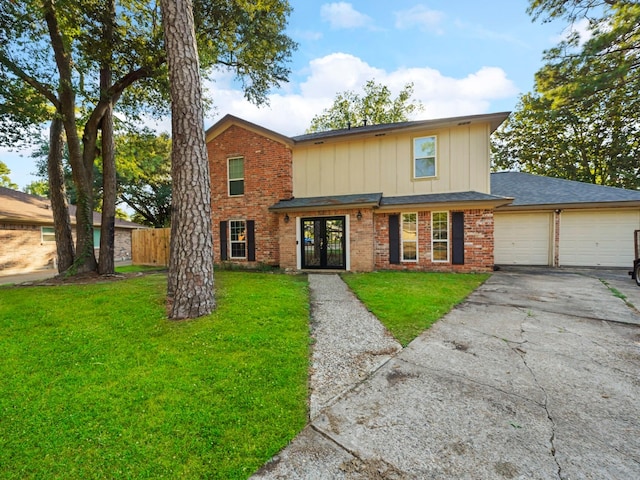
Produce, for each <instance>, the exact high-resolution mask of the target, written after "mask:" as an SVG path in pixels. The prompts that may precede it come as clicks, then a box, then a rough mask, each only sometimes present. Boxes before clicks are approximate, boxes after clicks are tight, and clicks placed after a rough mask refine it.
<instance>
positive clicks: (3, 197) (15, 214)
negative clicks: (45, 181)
mask: <svg viewBox="0 0 640 480" xmlns="http://www.w3.org/2000/svg"><path fill="white" fill-rule="evenodd" d="M69 215H70V217H71V223H72V224H74V225H75V223H76V206H75V205H69ZM0 222H3V223H20V224H32V225H33V224H35V225H53V212H52V211H51V202H50V201H49V199H48V198H43V197H38V196H36V195H29V194H28V193H23V192H19V191H17V190H11V189H10V188H5V187H0ZM100 222H101V214H100V213H99V212H93V225H94V226H99V225H100ZM115 226H116V228H146V227H145V226H144V225H140V224H138V223H134V222H128V221H125V220H120V219H116V222H115Z"/></svg>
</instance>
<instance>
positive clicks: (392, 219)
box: [389, 215, 400, 264]
mask: <svg viewBox="0 0 640 480" xmlns="http://www.w3.org/2000/svg"><path fill="white" fill-rule="evenodd" d="M389 263H391V264H398V263H400V215H389Z"/></svg>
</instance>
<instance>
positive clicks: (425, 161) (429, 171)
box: [413, 136, 436, 178]
mask: <svg viewBox="0 0 640 480" xmlns="http://www.w3.org/2000/svg"><path fill="white" fill-rule="evenodd" d="M435 176H436V137H435V136H430V137H419V138H414V139H413V177H414V178H431V177H435Z"/></svg>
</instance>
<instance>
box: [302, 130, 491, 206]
mask: <svg viewBox="0 0 640 480" xmlns="http://www.w3.org/2000/svg"><path fill="white" fill-rule="evenodd" d="M429 135H435V136H436V137H437V167H436V168H437V175H436V177H435V178H431V179H419V180H414V179H413V139H414V138H416V137H423V136H429ZM489 135H490V127H489V124H471V125H463V126H456V127H449V128H443V129H438V130H426V131H419V132H412V133H403V134H399V135H395V134H387V135H383V136H375V135H374V134H372V135H371V137H359V138H354V139H352V140H343V141H330V142H327V143H323V144H312V145H308V146H304V145H301V146H298V147H296V148H295V149H294V152H293V195H294V197H297V198H304V197H319V196H330V195H349V194H359V193H374V192H381V193H383V194H384V195H385V196H398V195H421V194H430V193H448V192H465V191H476V192H481V193H490V181H489V174H490V161H489Z"/></svg>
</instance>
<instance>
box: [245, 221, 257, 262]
mask: <svg viewBox="0 0 640 480" xmlns="http://www.w3.org/2000/svg"><path fill="white" fill-rule="evenodd" d="M255 229H256V222H255V220H247V260H249V261H250V262H255V261H256V236H255Z"/></svg>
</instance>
